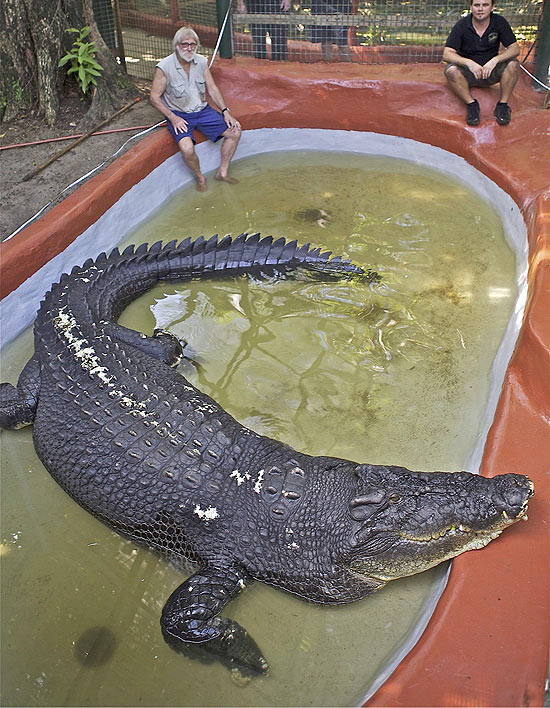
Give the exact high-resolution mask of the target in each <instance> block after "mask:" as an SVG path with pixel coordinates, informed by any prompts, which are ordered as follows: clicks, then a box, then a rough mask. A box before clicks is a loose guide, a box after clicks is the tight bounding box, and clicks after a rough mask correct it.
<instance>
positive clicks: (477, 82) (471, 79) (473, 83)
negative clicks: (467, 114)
mask: <svg viewBox="0 0 550 708" xmlns="http://www.w3.org/2000/svg"><path fill="white" fill-rule="evenodd" d="M511 61H516V59H508V61H503V62H501V63H500V64H497V65H496V66H495V68H494V69H493V71H492V72H491V75H490V76H489V77H488V78H487V79H476V77H475V76H474V75H473V74H472V72H471V71H470V69H468V67H466V66H462V65H461V64H448V65H447V66H446V67H445V73H447V69H449V68H450V67H451V66H456V68H457V69H458V70H459V71H460V73H461V74H462V76H464V78H465V79H466V81H467V82H468V86H470V87H473V88H476V87H482V86H492V85H493V84H498V83H499V82H500V80H501V79H502V74H503V72H504V69H506V67H507V66H508V64H509V63H510V62H511Z"/></svg>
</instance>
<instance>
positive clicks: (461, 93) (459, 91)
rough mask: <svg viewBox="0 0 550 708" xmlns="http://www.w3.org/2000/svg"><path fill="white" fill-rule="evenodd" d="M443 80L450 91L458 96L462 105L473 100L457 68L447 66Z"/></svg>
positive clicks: (464, 78)
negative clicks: (444, 79)
mask: <svg viewBox="0 0 550 708" xmlns="http://www.w3.org/2000/svg"><path fill="white" fill-rule="evenodd" d="M445 78H446V79H447V83H448V84H449V87H450V89H451V91H452V92H453V93H454V94H455V95H456V96H458V97H459V98H460V99H461V100H462V101H464V103H472V101H473V100H474V98H473V96H472V94H471V93H470V87H469V85H468V81H467V80H466V77H465V76H464V74H463V73H462V72H461V71H460V69H459V68H458V67H457V66H453V65H449V66H448V67H447V68H446V69H445Z"/></svg>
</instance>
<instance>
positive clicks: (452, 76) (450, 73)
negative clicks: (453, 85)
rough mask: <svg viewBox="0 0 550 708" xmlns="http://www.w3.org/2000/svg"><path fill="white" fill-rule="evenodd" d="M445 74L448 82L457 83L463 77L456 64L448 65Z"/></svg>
mask: <svg viewBox="0 0 550 708" xmlns="http://www.w3.org/2000/svg"><path fill="white" fill-rule="evenodd" d="M443 73H444V74H445V78H446V79H447V81H456V80H457V79H458V78H459V77H461V76H462V75H463V74H462V72H461V71H460V69H459V68H458V66H457V65H456V64H447V66H446V67H445V71H444V72H443Z"/></svg>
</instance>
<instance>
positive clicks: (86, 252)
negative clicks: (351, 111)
mask: <svg viewBox="0 0 550 708" xmlns="http://www.w3.org/2000/svg"><path fill="white" fill-rule="evenodd" d="M289 150H316V151H327V152H329V151H334V152H353V153H356V154H357V153H360V154H365V155H372V156H382V157H391V158H398V159H401V160H408V161H410V162H413V163H416V164H419V165H422V166H425V167H429V168H432V169H435V170H439V171H440V172H443V173H445V174H447V175H449V176H451V177H453V178H455V179H457V180H459V181H462V182H464V183H465V184H466V185H468V187H470V188H471V189H472V190H474V191H475V192H477V193H478V194H479V195H480V196H481V197H482V198H483V199H485V200H486V201H487V202H489V203H490V204H492V205H493V207H494V209H495V210H496V212H497V213H498V214H499V216H500V218H501V221H502V224H503V229H504V235H505V238H506V241H507V242H508V244H509V246H510V248H511V249H512V251H513V252H514V254H515V256H516V282H517V288H518V297H517V299H516V303H515V306H514V311H513V313H512V316H511V317H510V320H509V322H508V325H507V327H506V331H505V333H504V335H503V339H502V342H501V344H500V347H499V349H498V352H497V355H496V357H495V360H494V362H493V367H492V371H491V381H490V392H489V398H488V402H487V406H486V410H485V413H484V417H483V424H482V426H481V427H480V431H479V434H478V438H477V442H476V444H475V446H474V449H473V450H472V451H471V453H470V456H469V458H468V460H467V463H466V465H465V467H466V469H468V470H470V471H478V470H479V466H480V464H481V458H482V455H483V448H484V446H485V440H486V437H487V433H488V431H489V427H490V425H491V423H492V421H493V418H494V413H495V410H496V405H497V402H498V398H499V396H500V392H501V389H502V384H503V381H504V376H505V373H506V369H507V367H508V362H509V360H510V357H511V356H512V353H513V351H514V347H515V343H516V340H517V336H518V333H519V330H520V327H521V322H522V319H523V311H524V308H525V304H526V299H527V265H528V261H527V257H528V243H527V228H526V225H525V222H524V220H523V218H522V215H521V212H520V210H519V207H518V206H517V204H516V203H515V202H514V201H513V199H512V198H511V197H510V196H509V195H508V194H507V193H506V192H504V190H502V189H501V188H500V187H499V186H498V185H496V184H495V183H494V182H493V181H492V180H490V179H489V178H488V177H486V176H485V175H484V174H482V173H481V172H480V171H479V170H477V169H476V168H474V167H473V166H472V165H470V164H468V163H467V162H466V160H464V159H463V158H462V157H459V156H457V155H455V154H454V153H451V152H448V151H446V150H443V149H441V148H437V147H434V146H432V145H427V144H425V143H420V142H417V141H415V140H410V139H409V138H400V137H395V136H390V135H381V134H378V133H368V132H359V131H344V130H319V129H308V128H284V129H279V128H262V129H258V130H249V131H245V132H244V133H243V136H242V138H241V142H240V143H239V147H238V151H237V153H236V155H235V159H239V158H244V157H248V156H250V155H258V154H262V153H268V152H275V151H289ZM197 154H198V155H199V157H200V161H201V167H202V170H203V172H204V173H208V172H211V171H213V170H215V169H216V168H217V167H218V163H219V146H218V145H215V144H213V143H210V142H204V143H201V144H200V145H198V146H197ZM192 181H193V177H192V175H191V173H190V172H189V170H188V169H187V168H186V167H185V165H184V164H183V161H182V159H181V156H180V155H179V153H177V154H175V155H173V156H172V157H170V158H168V159H167V160H165V162H164V163H163V164H162V165H160V166H159V167H157V168H156V169H155V170H153V171H152V172H151V173H150V174H149V175H147V177H145V178H144V179H143V180H141V182H139V183H138V184H136V185H135V186H134V187H132V189H130V190H128V192H126V194H124V196H123V197H121V198H120V199H119V200H118V202H117V203H116V204H114V205H113V206H112V207H111V208H110V209H109V210H108V211H107V212H105V213H104V214H103V215H102V216H101V217H100V218H99V219H98V220H97V221H96V222H95V223H94V224H93V225H92V226H90V227H89V228H88V229H87V230H86V231H85V232H84V233H82V234H81V235H80V236H78V238H77V239H75V241H74V242H73V243H72V244H70V245H69V246H68V247H67V248H66V249H65V250H64V251H63V252H62V253H60V254H59V255H58V256H56V257H55V258H53V259H52V260H51V261H49V263H47V264H46V265H45V266H43V267H42V268H41V269H40V270H39V271H37V272H36V273H35V274H34V275H33V276H31V277H30V278H29V279H28V280H26V281H25V282H24V283H22V284H21V285H20V286H19V287H18V288H17V289H16V290H15V291H13V292H12V293H10V294H9V295H8V296H7V297H5V298H4V299H3V300H2V302H1V305H0V333H1V335H2V346H4V345H6V344H7V343H8V342H10V341H11V340H13V339H14V338H15V337H16V336H17V335H18V334H20V333H21V332H22V331H23V330H24V329H26V328H27V327H29V326H30V325H31V324H32V322H33V321H34V317H35V314H36V311H37V309H38V307H39V305H40V301H41V300H42V297H43V295H44V294H45V293H46V292H47V290H48V289H49V287H50V285H51V284H52V283H53V282H56V281H57V280H58V279H59V277H60V275H61V274H62V273H63V272H69V271H70V270H71V269H72V267H73V266H74V265H75V264H81V263H83V262H84V261H85V260H86V259H88V258H95V257H96V256H97V255H98V254H99V253H101V252H102V251H105V252H107V253H108V252H109V251H110V250H111V249H112V248H114V247H115V246H116V245H117V244H118V243H120V242H121V241H124V240H125V239H126V238H127V236H128V234H129V233H130V232H131V231H133V230H134V229H135V228H136V227H137V226H139V225H140V224H141V223H142V222H143V221H144V220H146V219H147V218H148V217H149V216H150V215H151V214H152V213H153V212H155V211H157V210H158V209H159V208H161V207H162V204H163V203H164V202H165V201H166V200H167V199H169V198H170V197H171V196H172V195H173V194H174V192H176V191H177V190H179V189H181V188H182V187H184V186H185V185H187V184H189V183H190V182H192ZM289 237H292V234H289ZM15 238H16V237H15ZM183 238H185V232H184V231H183V229H182V239H183ZM24 363H25V362H22V363H21V366H22V367H23V365H24ZM448 572H449V571H447V573H445V574H444V576H443V577H442V578H441V579H440V581H439V582H437V583H436V586H435V587H434V588H433V592H432V593H431V594H430V597H429V598H427V600H426V603H425V605H424V607H423V609H422V613H421V617H420V619H419V621H418V623H417V625H416V627H415V628H414V629H413V630H412V631H411V633H410V635H409V636H408V637H407V639H406V641H405V642H404V643H403V644H402V646H401V647H399V649H398V650H397V651H396V653H395V654H394V656H393V657H392V659H391V660H390V661H389V662H388V664H387V665H386V667H385V669H384V670H383V671H382V672H381V674H380V675H379V676H378V677H377V679H376V680H375V682H374V683H373V684H372V685H371V686H370V687H369V690H368V693H367V694H366V695H365V696H364V697H363V699H362V701H361V704H362V703H364V701H365V700H367V699H368V698H369V697H370V696H372V695H373V694H374V693H375V691H376V690H377V689H378V688H379V687H380V686H381V685H382V683H384V681H385V680H386V679H387V678H388V676H389V675H390V674H391V673H392V672H393V670H394V669H395V667H396V666H397V665H398V664H399V663H400V662H401V660H402V659H403V658H404V657H405V656H406V654H407V653H408V652H409V651H410V650H411V648H412V647H413V646H414V645H415V644H416V642H417V641H418V639H419V638H420V636H421V635H422V633H423V631H424V629H425V628H426V625H427V623H428V621H429V619H430V617H431V616H432V613H433V611H434V609H435V606H436V604H437V602H438V601H439V598H440V596H441V594H442V592H443V590H444V588H445V585H446V583H447V578H448Z"/></svg>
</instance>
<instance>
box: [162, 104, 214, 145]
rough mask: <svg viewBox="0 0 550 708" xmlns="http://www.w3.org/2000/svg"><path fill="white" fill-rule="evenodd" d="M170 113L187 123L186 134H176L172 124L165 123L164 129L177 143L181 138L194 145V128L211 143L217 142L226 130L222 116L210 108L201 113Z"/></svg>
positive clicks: (207, 107)
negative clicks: (189, 140) (166, 129)
mask: <svg viewBox="0 0 550 708" xmlns="http://www.w3.org/2000/svg"><path fill="white" fill-rule="evenodd" d="M172 113H175V114H176V115H177V116H179V117H180V118H183V120H185V121H187V133H176V131H175V130H174V126H173V125H172V123H170V121H169V120H167V121H166V127H167V128H168V130H169V132H170V133H171V134H172V135H173V137H174V140H175V141H176V142H177V143H179V141H180V140H181V139H182V138H191V140H192V141H193V143H195V142H196V140H195V139H194V138H193V131H194V130H195V128H196V129H197V130H200V132H201V133H202V134H203V135H204V137H205V138H208V139H209V140H211V141H212V142H213V143H215V142H216V141H217V140H219V139H220V138H221V137H222V133H225V131H226V130H227V123H226V122H225V121H224V119H223V115H222V114H221V113H220V112H219V111H215V110H214V109H213V108H212V106H206V108H203V109H202V111H197V112H196V113H182V112H181V111H172Z"/></svg>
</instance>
